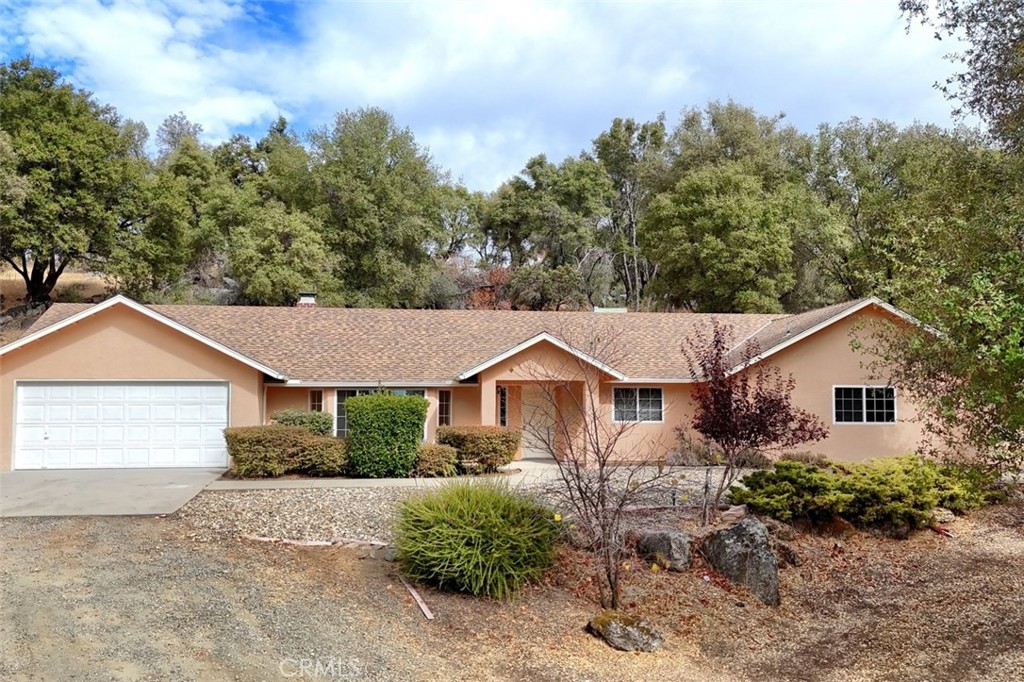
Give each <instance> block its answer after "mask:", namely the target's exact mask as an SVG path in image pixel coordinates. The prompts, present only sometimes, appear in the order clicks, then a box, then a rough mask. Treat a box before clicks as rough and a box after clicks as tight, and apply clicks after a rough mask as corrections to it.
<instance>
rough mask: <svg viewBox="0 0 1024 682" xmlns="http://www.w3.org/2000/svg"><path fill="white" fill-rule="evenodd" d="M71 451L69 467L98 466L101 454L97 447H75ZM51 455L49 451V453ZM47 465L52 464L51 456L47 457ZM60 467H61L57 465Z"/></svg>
mask: <svg viewBox="0 0 1024 682" xmlns="http://www.w3.org/2000/svg"><path fill="white" fill-rule="evenodd" d="M70 452H71V464H69V465H68V466H69V467H72V468H75V469H89V468H93V467H96V466H98V464H97V463H98V462H99V456H98V453H97V448H80V447H79V448H74V449H73V450H71V451H70ZM47 455H49V453H47ZM46 460H47V461H46V466H47V467H49V466H50V462H49V457H48V456H47V458H46ZM55 468H60V467H55Z"/></svg>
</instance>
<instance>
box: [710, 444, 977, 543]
mask: <svg viewBox="0 0 1024 682" xmlns="http://www.w3.org/2000/svg"><path fill="white" fill-rule="evenodd" d="M741 482H742V483H743V486H744V487H742V488H740V487H733V488H732V489H731V490H730V498H731V500H732V502H733V503H734V504H746V505H748V506H749V507H750V508H751V509H752V510H753V511H755V512H759V513H763V514H767V515H769V516H773V517H775V518H777V519H780V520H782V521H789V520H791V519H808V520H810V521H812V522H818V523H820V522H824V521H827V520H828V519H830V518H831V517H833V516H841V517H843V518H845V519H847V520H848V521H850V522H852V523H854V524H856V525H858V526H861V527H876V528H882V529H885V530H890V531H895V532H897V533H901V532H903V531H906V530H910V529H915V528H922V527H924V526H927V525H928V524H930V523H932V512H933V510H934V509H935V507H939V506H941V507H945V508H947V509H949V510H950V511H954V512H957V513H964V512H966V511H969V510H971V509H976V508H978V507H980V506H982V505H984V504H985V503H986V502H987V501H988V492H987V488H988V487H989V486H990V485H991V484H992V483H994V481H992V480H991V479H989V478H986V477H985V476H984V475H982V474H980V473H978V472H976V471H967V470H963V469H959V468H955V467H950V466H941V465H939V464H936V463H935V462H932V461H929V460H924V459H921V458H919V457H915V456H912V455H908V456H905V457H889V458H882V459H876V460H873V461H872V462H870V463H867V464H846V463H836V462H830V463H828V465H827V466H821V465H817V466H816V465H814V464H806V463H803V462H792V461H782V462H777V463H776V464H775V468H774V470H772V471H758V472H755V473H753V474H750V475H749V476H746V477H745V478H744V479H743V480H742V481H741Z"/></svg>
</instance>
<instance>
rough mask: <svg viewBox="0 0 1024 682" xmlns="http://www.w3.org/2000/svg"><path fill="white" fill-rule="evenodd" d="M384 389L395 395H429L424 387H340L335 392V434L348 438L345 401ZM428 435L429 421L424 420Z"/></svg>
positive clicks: (424, 437) (424, 435)
mask: <svg viewBox="0 0 1024 682" xmlns="http://www.w3.org/2000/svg"><path fill="white" fill-rule="evenodd" d="M379 391H383V392H384V393H392V394H394V395H418V396H419V397H421V398H426V397H427V392H426V391H425V390H424V389H422V388H385V389H375V388H374V389H370V388H339V389H338V390H337V391H336V393H335V401H336V402H335V405H336V407H335V410H334V435H335V436H337V437H338V438H348V412H347V411H346V410H345V401H346V400H348V399H349V398H354V397H356V396H357V395H370V394H371V393H377V392H379ZM426 437H427V423H426V422H423V439H424V440H426Z"/></svg>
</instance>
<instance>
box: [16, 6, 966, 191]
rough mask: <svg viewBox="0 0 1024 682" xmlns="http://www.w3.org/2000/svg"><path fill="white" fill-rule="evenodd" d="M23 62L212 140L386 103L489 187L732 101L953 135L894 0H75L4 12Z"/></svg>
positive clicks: (933, 55) (931, 75) (916, 40)
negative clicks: (173, 118) (280, 119)
mask: <svg viewBox="0 0 1024 682" xmlns="http://www.w3.org/2000/svg"><path fill="white" fill-rule="evenodd" d="M0 22H2V23H3V24H4V25H5V26H9V27H12V28H13V30H9V31H5V33H9V34H10V35H6V36H4V37H0V54H5V55H6V56H7V58H10V57H15V56H19V55H20V54H22V53H24V52H30V53H32V54H33V55H34V56H36V57H37V59H39V60H40V61H43V62H45V63H51V64H54V65H55V66H57V67H58V68H59V69H60V70H61V71H63V72H64V73H65V74H66V75H67V76H68V77H70V78H71V79H72V80H73V81H74V82H76V83H77V84H78V85H80V86H82V87H85V88H87V89H90V90H92V91H93V92H95V93H96V96H97V97H98V98H99V99H100V100H101V101H105V102H109V103H112V104H114V105H115V106H116V107H118V109H119V110H120V111H121V112H122V114H124V115H125V116H128V117H131V118H135V119H141V120H143V121H145V122H146V123H147V125H149V126H150V128H151V129H153V128H155V127H156V126H157V125H159V123H160V121H162V120H163V118H164V117H166V116H167V115H168V114H171V113H174V112H177V111H179V110H181V111H184V112H185V113H186V114H187V115H188V116H189V117H190V118H192V119H193V120H195V121H197V122H199V123H201V124H202V125H203V126H204V129H205V135H206V137H207V139H208V140H210V141H216V140H219V139H223V138H225V137H227V136H229V135H230V134H231V133H232V132H234V131H238V130H254V129H255V130H259V129H261V128H263V127H265V126H266V125H267V124H268V123H269V122H270V121H272V120H273V119H274V118H275V117H276V116H277V115H278V114H279V113H285V115H287V116H289V118H290V119H292V120H293V122H295V123H297V124H298V125H299V127H300V128H305V127H310V126H316V125H320V124H323V123H327V122H328V121H329V120H330V117H331V115H332V114H333V113H334V112H336V111H339V110H341V109H345V108H355V107H359V106H364V105H374V106H382V107H384V108H386V109H388V110H389V111H391V112H392V113H394V114H395V116H396V118H397V119H398V121H399V123H400V124H402V125H409V126H410V127H412V129H413V131H414V132H415V133H416V134H417V135H418V137H419V139H420V141H421V142H423V143H425V144H427V145H429V146H430V148H431V150H432V152H433V153H434V155H435V157H436V158H437V160H438V161H439V162H441V163H442V164H444V165H445V166H447V167H450V168H451V169H452V171H453V174H454V175H456V176H462V177H464V178H465V180H466V181H467V183H468V184H469V185H470V186H472V187H475V188H493V187H494V186H495V185H496V184H497V183H498V182H499V181H500V180H501V179H504V178H505V177H508V175H510V174H511V173H514V172H516V171H517V170H518V169H519V168H521V167H522V165H523V164H524V163H525V161H526V160H527V159H528V158H529V157H530V156H532V155H533V154H536V153H540V152H546V153H547V154H548V156H549V157H551V158H553V159H559V158H560V157H562V156H565V155H569V154H575V153H577V152H578V151H579V150H580V149H581V148H583V147H585V146H587V145H588V144H589V141H590V140H591V139H592V138H593V137H594V136H595V135H597V134H598V133H599V132H600V131H601V130H602V129H604V128H605V127H606V126H607V125H608V123H609V122H610V120H611V119H612V118H613V117H615V116H633V117H636V118H643V119H649V118H652V117H654V116H656V115H657V114H658V113H659V112H661V111H665V112H667V113H668V115H669V118H670V121H671V120H672V119H673V118H674V117H675V115H676V114H677V113H678V111H679V110H680V109H682V108H683V107H685V106H694V105H696V106H700V105H702V104H704V103H705V102H706V101H707V100H708V99H721V98H726V97H730V96H731V97H733V98H735V99H736V100H738V101H740V102H742V103H745V104H750V105H752V106H754V107H755V108H757V109H759V110H761V111H764V112H765V113H776V112H778V111H782V110H784V111H786V112H787V113H788V114H789V120H791V121H793V122H794V123H796V124H797V125H799V126H800V127H802V128H805V129H811V128H813V126H814V125H815V124H817V123H818V122H821V121H826V120H828V121H835V120H840V119H845V118H848V117H850V116H853V115H859V116H862V117H864V118H871V117H882V118H892V119H895V120H897V121H898V122H900V123H909V122H910V121H911V120H913V119H915V118H916V119H923V120H933V121H936V122H939V123H947V122H948V111H949V108H950V107H949V105H948V103H946V102H945V101H944V100H943V99H942V98H941V96H940V95H939V94H938V93H936V92H935V91H934V90H933V89H932V88H931V84H932V83H933V82H934V81H935V80H939V79H941V78H943V77H944V76H945V75H946V74H947V73H948V71H949V68H950V67H949V66H948V65H947V64H946V63H944V62H943V61H942V60H941V55H942V54H943V53H944V51H946V50H948V49H949V47H950V46H949V45H947V44H939V43H937V41H934V40H933V39H932V37H931V35H930V33H929V32H927V31H924V30H921V31H912V32H911V34H910V35H906V34H905V31H904V24H903V21H902V19H900V17H899V16H898V11H897V9H896V6H895V3H894V2H890V1H889V0H884V2H861V3H808V2H796V1H791V2H772V3H738V2H736V3H733V2H730V3H719V2H697V3H621V4H603V3H556V2H522V3H500V2H494V3H491V2H488V3H471V2H454V1H453V2H434V3H365V4H357V3H347V2H345V3H342V2H324V3H318V4H298V5H287V4H277V3H267V4H265V5H260V4H257V3H255V2H245V3H243V2H242V0H209V1H207V0H113V1H112V2H100V1H99V0H80V1H79V2H76V3H68V4H53V3H41V4H28V5H21V6H16V7H10V6H9V7H7V8H6V9H3V10H0Z"/></svg>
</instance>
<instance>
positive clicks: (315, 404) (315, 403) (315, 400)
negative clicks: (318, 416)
mask: <svg viewBox="0 0 1024 682" xmlns="http://www.w3.org/2000/svg"><path fill="white" fill-rule="evenodd" d="M309 411H310V412H323V411H324V392H323V389H319V388H316V389H313V390H311V391H310V392H309Z"/></svg>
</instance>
